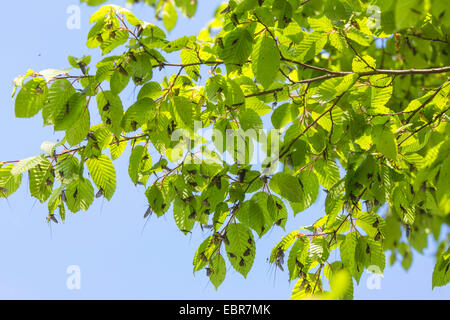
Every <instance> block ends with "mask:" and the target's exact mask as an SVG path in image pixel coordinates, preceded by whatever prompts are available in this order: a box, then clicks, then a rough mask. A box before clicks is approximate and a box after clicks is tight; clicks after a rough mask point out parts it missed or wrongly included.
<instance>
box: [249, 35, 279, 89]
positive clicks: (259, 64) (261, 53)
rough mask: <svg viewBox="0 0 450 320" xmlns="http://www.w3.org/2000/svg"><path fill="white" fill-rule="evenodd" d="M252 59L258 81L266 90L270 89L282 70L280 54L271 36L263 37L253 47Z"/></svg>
mask: <svg viewBox="0 0 450 320" xmlns="http://www.w3.org/2000/svg"><path fill="white" fill-rule="evenodd" d="M251 58H252V68H253V73H254V74H255V77H256V80H257V81H258V82H259V83H261V84H262V86H263V87H264V88H267V87H269V86H270V85H271V84H272V82H273V81H274V79H275V78H276V76H277V73H278V69H279V68H280V54H279V52H278V48H277V45H276V43H275V41H274V40H273V39H272V38H271V37H269V36H261V37H260V38H259V39H257V40H256V42H255V45H254V46H253V52H252V57H251Z"/></svg>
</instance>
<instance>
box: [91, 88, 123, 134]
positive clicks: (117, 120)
mask: <svg viewBox="0 0 450 320" xmlns="http://www.w3.org/2000/svg"><path fill="white" fill-rule="evenodd" d="M97 107H98V112H99V114H100V116H101V118H102V121H103V122H104V123H105V125H106V127H107V128H108V129H109V130H110V131H111V132H112V133H114V135H115V136H116V137H120V134H121V133H122V126H121V122H122V117H123V107H122V101H121V100H120V98H119V96H118V95H116V94H113V93H112V92H111V91H102V92H100V93H99V94H98V95H97Z"/></svg>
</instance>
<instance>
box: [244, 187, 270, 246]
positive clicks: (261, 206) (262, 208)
mask: <svg viewBox="0 0 450 320" xmlns="http://www.w3.org/2000/svg"><path fill="white" fill-rule="evenodd" d="M268 199H269V195H268V194H267V193H265V192H258V193H256V194H254V195H253V197H252V198H251V199H250V200H248V201H245V202H244V203H242V204H241V207H240V208H239V209H238V211H237V212H236V218H238V220H239V221H240V222H241V223H243V224H245V225H247V226H249V227H250V228H252V229H253V230H255V231H256V233H257V234H258V235H259V237H261V236H262V235H264V234H265V233H266V232H267V231H269V229H270V228H271V227H272V225H273V223H274V220H273V219H272V218H271V216H270V214H269V211H268V210H267V202H268Z"/></svg>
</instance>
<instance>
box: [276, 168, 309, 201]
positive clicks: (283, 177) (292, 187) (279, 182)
mask: <svg viewBox="0 0 450 320" xmlns="http://www.w3.org/2000/svg"><path fill="white" fill-rule="evenodd" d="M269 185H270V188H271V189H272V190H273V191H274V192H275V193H278V194H279V195H280V196H281V197H283V198H285V199H287V200H289V201H291V202H298V201H300V199H301V193H302V189H301V186H300V183H299V182H298V179H297V178H296V177H293V176H291V175H290V174H287V173H283V172H278V173H276V174H275V175H274V176H273V177H272V179H270V183H269Z"/></svg>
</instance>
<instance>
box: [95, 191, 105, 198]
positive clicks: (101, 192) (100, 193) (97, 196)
mask: <svg viewBox="0 0 450 320" xmlns="http://www.w3.org/2000/svg"><path fill="white" fill-rule="evenodd" d="M103 195H104V193H103V189H102V188H100V190H98V192H97V194H96V195H95V197H96V198H97V199H98V198H100V197H102V196H103Z"/></svg>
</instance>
